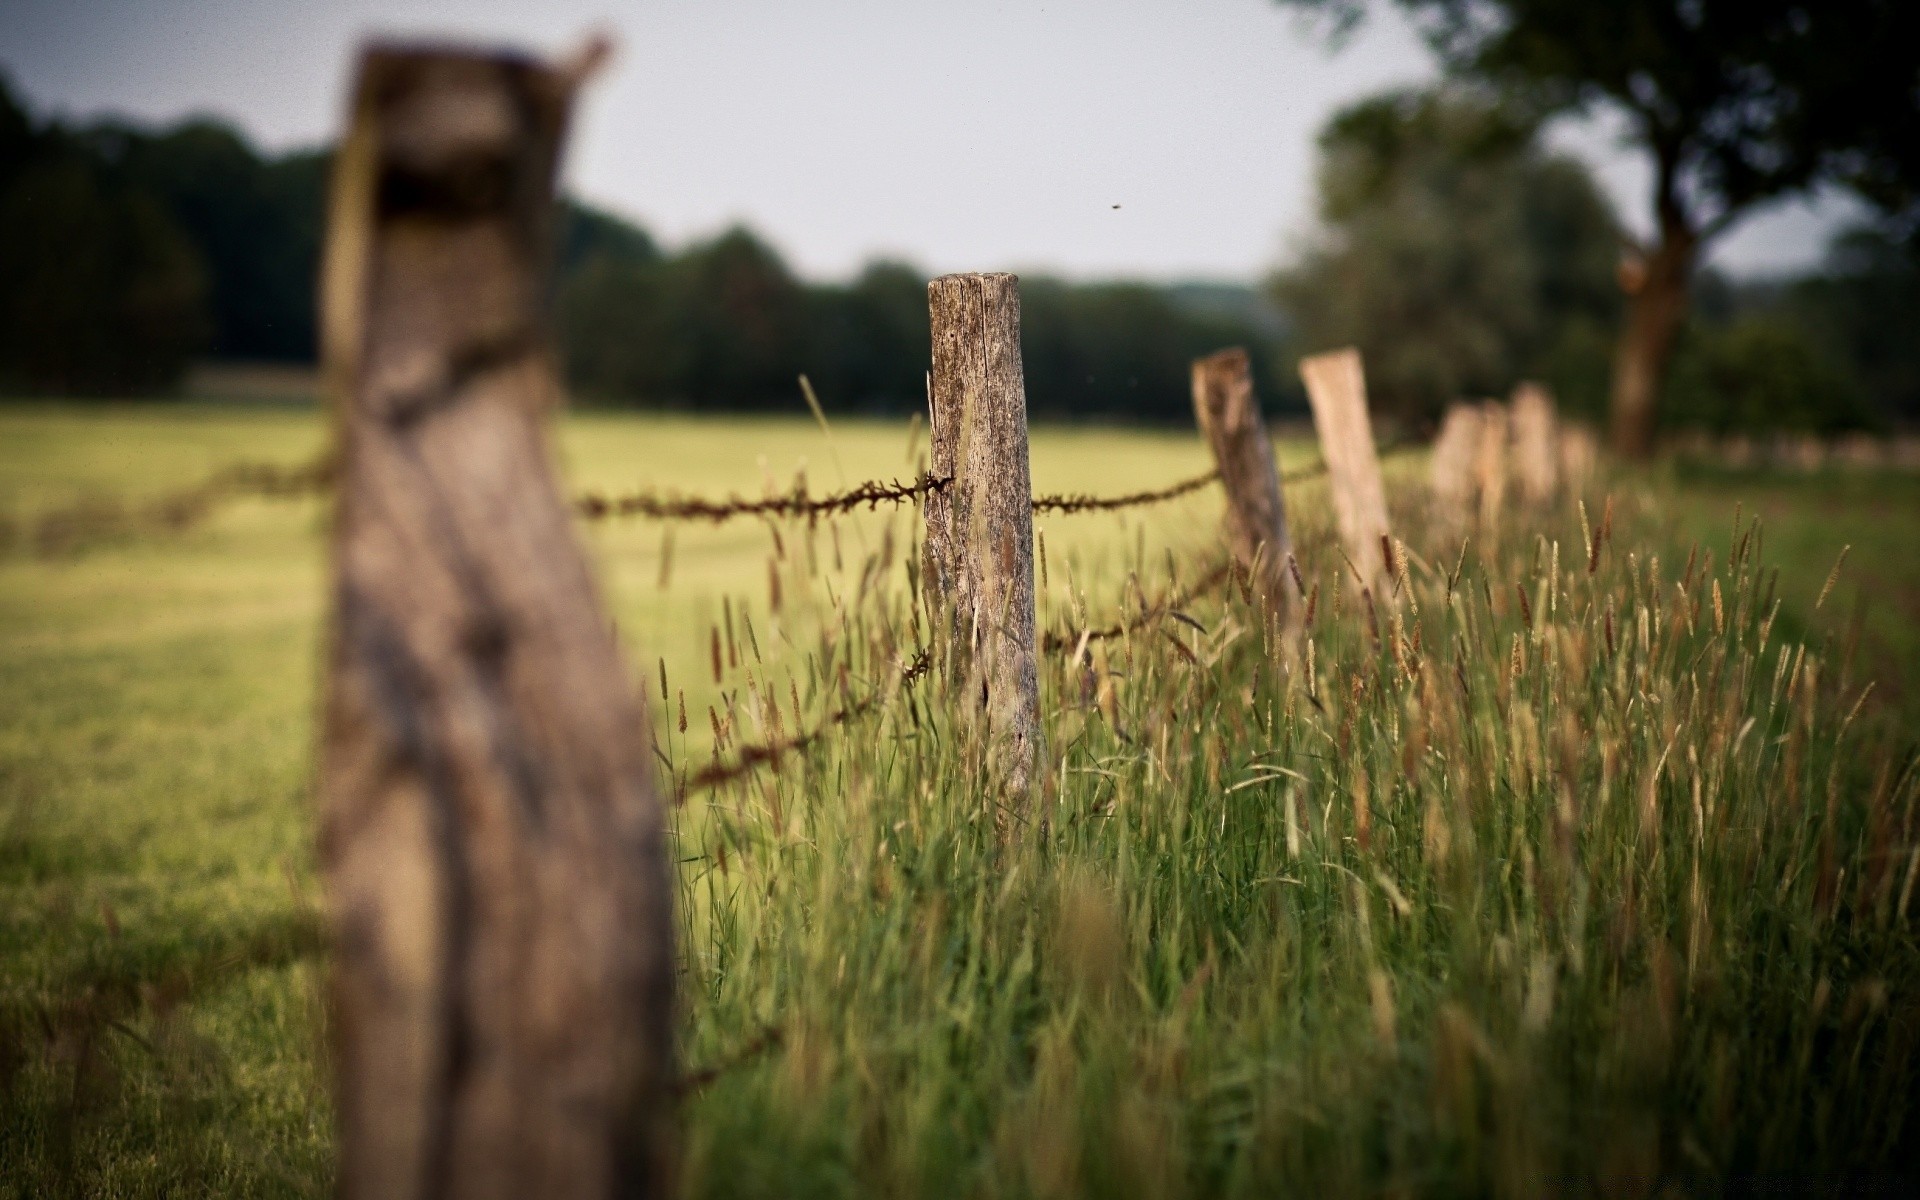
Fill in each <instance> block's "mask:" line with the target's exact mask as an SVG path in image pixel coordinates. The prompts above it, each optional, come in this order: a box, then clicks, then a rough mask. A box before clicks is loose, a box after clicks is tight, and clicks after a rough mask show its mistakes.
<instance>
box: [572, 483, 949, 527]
mask: <svg viewBox="0 0 1920 1200" xmlns="http://www.w3.org/2000/svg"><path fill="white" fill-rule="evenodd" d="M952 483H953V477H952V476H950V475H933V474H930V473H922V474H921V475H920V476H919V477H918V478H916V479H915V480H914V482H912V483H902V482H900V481H899V480H897V479H895V480H891V481H888V480H878V479H870V480H868V481H867V482H865V483H862V484H860V485H859V486H857V487H853V488H849V489H847V490H846V491H844V492H834V493H832V494H829V495H826V496H819V497H814V496H809V495H807V493H806V492H805V491H804V490H795V491H793V492H791V493H789V494H787V495H784V496H768V497H766V498H765V499H762V500H746V499H742V498H741V497H739V496H730V497H728V498H727V499H725V500H704V499H701V498H700V497H697V496H688V497H680V498H668V497H662V496H660V495H659V494H657V493H654V492H634V493H630V494H628V495H625V496H611V497H608V496H601V495H599V494H597V493H593V492H587V493H584V494H582V495H581V496H579V497H578V498H576V499H575V500H574V502H573V506H574V510H575V511H576V512H578V513H579V514H580V515H581V516H583V517H585V518H587V519H588V520H590V521H596V520H601V519H604V518H607V517H650V518H652V519H654V520H661V521H712V522H713V523H715V524H719V523H720V522H722V521H730V520H732V519H733V518H735V517H763V516H776V517H818V516H821V515H823V514H829V513H842V512H852V511H853V510H854V509H857V508H862V507H864V508H867V509H875V508H878V507H880V506H881V505H882V504H905V503H906V502H907V501H909V500H917V499H919V498H920V497H922V496H927V495H931V494H932V493H934V492H938V491H943V490H944V489H946V488H947V487H948V486H949V485H951V484H952Z"/></svg>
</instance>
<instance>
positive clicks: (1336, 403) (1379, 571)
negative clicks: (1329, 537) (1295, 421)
mask: <svg viewBox="0 0 1920 1200" xmlns="http://www.w3.org/2000/svg"><path fill="white" fill-rule="evenodd" d="M1300 378H1301V380H1302V381H1303V382H1305V383H1306V385H1307V400H1308V402H1309V403H1310V404H1311V405H1312V407H1313V427H1314V430H1315V431H1316V432H1317V433H1318V434H1319V435H1320V453H1321V454H1322V455H1323V456H1325V458H1326V460H1327V479H1328V482H1329V484H1330V485H1331V488H1332V491H1333V515H1334V519H1335V521H1336V523H1337V524H1338V525H1339V527H1340V539H1341V541H1342V542H1344V543H1345V544H1346V548H1347V556H1348V557H1349V558H1351V559H1352V560H1353V565H1354V568H1355V569H1356V570H1358V571H1359V572H1360V575H1361V578H1362V580H1363V581H1364V583H1365V586H1367V587H1370V588H1372V589H1373V592H1374V595H1375V596H1376V597H1378V596H1383V595H1386V594H1388V592H1389V591H1390V590H1391V589H1390V586H1389V587H1388V588H1385V589H1383V587H1382V585H1383V584H1388V585H1390V582H1391V581H1390V580H1389V579H1388V571H1387V562H1386V553H1385V551H1384V550H1383V549H1382V548H1381V539H1382V538H1384V537H1386V536H1388V533H1389V530H1388V526H1387V493H1386V488H1385V485H1383V484H1382V483H1381V481H1380V456H1379V454H1378V452H1377V451H1375V449H1374V445H1373V426H1372V424H1371V423H1370V422H1369V420H1368V418H1367V381H1366V376H1365V374H1364V373H1363V371H1362V369H1361V366H1360V352H1359V351H1358V350H1354V349H1351V348H1349V349H1346V350H1334V351H1331V352H1329V353H1327V354H1316V355H1313V356H1312V357H1310V358H1303V359H1301V360H1300Z"/></svg>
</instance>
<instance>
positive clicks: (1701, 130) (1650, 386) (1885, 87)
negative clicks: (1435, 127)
mask: <svg viewBox="0 0 1920 1200" xmlns="http://www.w3.org/2000/svg"><path fill="white" fill-rule="evenodd" d="M1280 2H1282V3H1289V4H1293V5H1296V6H1299V7H1305V8H1312V9H1317V10H1320V11H1322V12H1328V13H1332V14H1333V15H1334V16H1335V18H1336V28H1342V29H1344V28H1347V27H1350V26H1351V24H1352V23H1353V22H1354V21H1356V20H1358V19H1359V18H1360V16H1361V15H1362V14H1363V13H1364V12H1365V10H1366V8H1367V7H1368V0H1280ZM1375 2H1380V3H1383V2H1385V0H1375ZM1392 2H1393V3H1394V4H1397V5H1398V6H1399V7H1400V8H1401V9H1403V10H1405V11H1406V12H1408V13H1409V14H1410V15H1411V16H1412V17H1413V19H1414V21H1415V23H1416V24H1417V25H1418V26H1419V27H1420V29H1421V30H1422V32H1423V33H1424V34H1425V35H1426V36H1427V38H1428V40H1429V41H1430V42H1431V44H1432V45H1433V46H1434V47H1435V48H1436V49H1437V50H1438V51H1439V53H1440V55H1441V57H1442V60H1443V61H1444V62H1445V63H1446V65H1447V66H1448V67H1449V69H1450V70H1452V71H1453V72H1455V73H1458V74H1462V75H1466V76H1470V77H1473V78H1477V79H1481V80H1485V81H1488V82H1491V83H1493V84H1495V85H1496V86H1498V87H1500V88H1502V89H1503V90H1504V91H1506V92H1507V93H1508V94H1509V95H1510V96H1512V97H1514V98H1515V99H1516V100H1518V101H1520V102H1523V103H1526V104H1528V105H1530V106H1533V107H1534V108H1536V109H1537V110H1538V111H1540V112H1542V113H1549V112H1562V111H1571V110H1580V109H1586V108H1590V107H1593V106H1601V105H1604V106H1608V107H1611V108H1613V109H1614V110H1616V111H1618V112H1619V113H1621V114H1623V115H1624V116H1625V117H1626V118H1627V121H1628V125H1629V129H1630V137H1631V138H1632V140H1633V142H1634V144H1635V145H1637V146H1638V147H1639V148H1640V150H1641V151H1642V152H1643V153H1645V154H1646V155H1647V156H1648V158H1649V159H1650V160H1651V165H1652V167H1653V191H1652V197H1651V200H1652V209H1653V218H1654V226H1655V234H1654V238H1653V240H1652V241H1651V242H1650V243H1649V244H1646V245H1638V244H1633V245H1630V247H1629V254H1628V257H1627V259H1626V262H1625V263H1624V264H1623V268H1622V270H1621V284H1622V286H1623V288H1624V289H1625V291H1626V293H1627V298H1628V312H1627V319H1626V321H1625V323H1624V326H1623V328H1622V331H1621V335H1620V340H1619V344H1618V348H1617V350H1616V353H1615V359H1614V370H1613V386H1612V399H1611V406H1612V423H1613V442H1614V445H1615V447H1616V448H1617V449H1618V450H1620V451H1621V452H1623V453H1626V454H1629V455H1643V454H1645V453H1647V452H1648V451H1650V450H1651V448H1652V444H1653V438H1654V432H1655V427H1656V422H1657V416H1658V399H1659V391H1660V386H1661V383H1662V381H1663V379H1664V376H1665V374H1666V371H1667V368H1668V365H1669V362H1670V360H1671V357H1672V353H1673V348H1674V340H1675V337H1676V336H1677V335H1678V333H1679V331H1680V328H1681V326H1682V324H1683V323H1684V321H1685V318H1686V315H1687V308H1688V289H1689V286H1690V284H1691V281H1692V276H1693V272H1694V268H1695V266H1696V264H1697V263H1698V262H1699V260H1700V256H1701V252H1702V250H1703V248H1704V247H1705V246H1707V245H1708V244H1709V243H1711V242H1712V241H1713V239H1715V238H1716V237H1719V236H1720V235H1722V234H1724V233H1725V232H1726V231H1727V230H1728V229H1730V228H1732V227H1733V226H1734V225H1735V224H1736V223H1738V222H1739V220H1740V219H1741V218H1743V217H1744V216H1746V215H1747V214H1749V213H1751V212H1752V211H1753V210H1754V209H1755V208H1756V207H1757V206H1759V205H1761V204H1763V203H1765V202H1767V201H1769V200H1772V199H1774V198H1776V197H1780V196H1784V195H1788V194H1791V193H1795V192H1801V191H1805V190H1808V189H1810V188H1815V187H1819V186H1821V185H1825V184H1835V185H1839V186H1842V187H1847V188H1851V189H1853V190H1854V191H1856V192H1858V193H1859V194H1860V195H1862V196H1864V197H1866V198H1867V199H1868V200H1870V201H1872V202H1873V203H1875V204H1876V205H1878V206H1880V208H1881V209H1882V210H1883V211H1884V212H1885V213H1886V214H1887V216H1888V220H1889V222H1890V224H1891V225H1892V226H1893V227H1894V228H1896V229H1897V230H1898V231H1899V233H1900V235H1901V236H1903V237H1906V238H1909V239H1911V238H1915V237H1920V54H1916V53H1915V51H1914V47H1915V46H1916V45H1920V5H1915V4H1913V3H1912V0H1827V2H1826V3H1823V4H1817V5H1814V4H1807V3H1804V0H1614V2H1613V3H1594V2H1593V0H1392Z"/></svg>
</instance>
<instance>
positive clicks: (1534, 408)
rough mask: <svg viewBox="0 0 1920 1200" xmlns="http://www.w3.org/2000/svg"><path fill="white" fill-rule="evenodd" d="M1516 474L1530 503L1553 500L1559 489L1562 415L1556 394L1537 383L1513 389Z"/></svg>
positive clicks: (1514, 461)
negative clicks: (1556, 410)
mask: <svg viewBox="0 0 1920 1200" xmlns="http://www.w3.org/2000/svg"><path fill="white" fill-rule="evenodd" d="M1512 414H1513V417H1512V419H1513V474H1514V478H1515V479H1516V480H1517V481H1518V482H1519V484H1520V496H1521V499H1523V500H1525V501H1526V502H1527V503H1528V504H1533V505H1541V504H1550V503H1552V502H1553V498H1554V496H1555V495H1556V494H1557V493H1558V492H1559V490H1560V447H1559V432H1558V425H1559V419H1558V417H1557V416H1556V415H1555V413H1554V409H1553V397H1552V396H1550V395H1548V394H1547V389H1546V388H1544V387H1541V386H1540V385H1539V384H1537V383H1522V384H1521V385H1520V386H1518V387H1516V388H1514V389H1513V404H1512Z"/></svg>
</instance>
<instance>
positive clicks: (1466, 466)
mask: <svg viewBox="0 0 1920 1200" xmlns="http://www.w3.org/2000/svg"><path fill="white" fill-rule="evenodd" d="M1481 419H1482V414H1481V411H1480V409H1479V408H1478V407H1477V406H1475V405H1472V404H1465V403H1459V402H1456V403H1453V404H1449V405H1447V411H1446V415H1444V416H1443V417H1441V418H1440V432H1439V434H1438V435H1437V436H1436V437H1435V438H1434V440H1433V459H1432V463H1431V466H1430V468H1429V469H1430V470H1431V472H1432V486H1433V501H1434V509H1435V512H1436V515H1437V516H1438V517H1439V519H1440V521H1441V522H1442V523H1443V524H1444V525H1446V526H1447V527H1448V528H1450V529H1452V530H1454V531H1456V532H1457V531H1458V530H1459V528H1461V527H1462V526H1465V525H1467V524H1468V523H1469V514H1470V511H1471V509H1472V507H1473V504H1474V501H1475V498H1476V497H1477V496H1478V495H1479V491H1480V489H1479V484H1478V482H1477V480H1476V476H1477V474H1478V471H1477V465H1476V464H1477V462H1478V460H1479V457H1480V422H1481Z"/></svg>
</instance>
